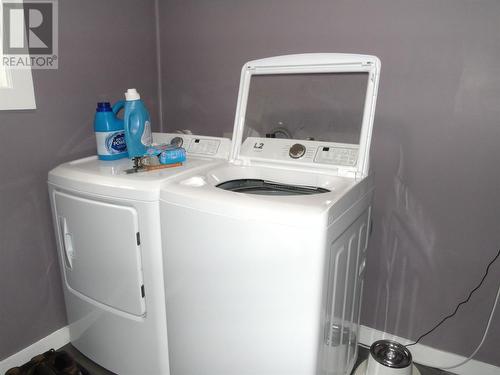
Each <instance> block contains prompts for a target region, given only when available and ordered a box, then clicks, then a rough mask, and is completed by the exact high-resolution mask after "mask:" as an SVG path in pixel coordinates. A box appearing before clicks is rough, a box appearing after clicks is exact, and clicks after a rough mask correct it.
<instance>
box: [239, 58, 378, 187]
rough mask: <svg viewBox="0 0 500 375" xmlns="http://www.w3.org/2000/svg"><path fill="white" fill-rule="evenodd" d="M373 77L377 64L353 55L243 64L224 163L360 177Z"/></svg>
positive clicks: (364, 171)
mask: <svg viewBox="0 0 500 375" xmlns="http://www.w3.org/2000/svg"><path fill="white" fill-rule="evenodd" d="M379 72H380V60H379V59H378V58H377V57H375V56H368V55H354V54H333V53H320V54H316V53H315V54H301V55H287V56H278V57H271V58H267V59H262V60H255V61H250V62H248V63H246V64H245V65H244V66H243V69H242V72H241V80H240V89H239V94H238V104H237V108H236V117H235V123H234V132H233V141H232V150H231V158H230V160H231V161H232V162H233V163H235V164H243V165H250V164H259V163H266V162H272V163H276V162H278V163H283V164H289V165H294V166H298V165H302V166H304V167H312V168H316V169H320V170H321V169H326V170H330V171H332V170H333V171H336V172H337V173H338V175H342V176H351V177H364V176H366V175H367V174H368V170H369V151H370V143H371V135H372V127H373V117H374V113H375V103H376V97H377V89H378V80H379Z"/></svg>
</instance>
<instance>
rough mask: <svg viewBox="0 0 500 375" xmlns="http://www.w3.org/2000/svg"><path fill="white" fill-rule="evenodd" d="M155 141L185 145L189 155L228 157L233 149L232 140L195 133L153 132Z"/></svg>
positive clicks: (179, 145)
mask: <svg viewBox="0 0 500 375" xmlns="http://www.w3.org/2000/svg"><path fill="white" fill-rule="evenodd" d="M153 140H154V142H155V143H170V144H173V145H176V146H178V147H184V148H185V149H186V152H187V153H188V155H190V154H191V155H197V156H208V157H213V158H224V159H225V158H227V157H228V156H229V150H230V149H231V140H230V139H228V138H218V137H209V136H199V135H193V134H174V133H153Z"/></svg>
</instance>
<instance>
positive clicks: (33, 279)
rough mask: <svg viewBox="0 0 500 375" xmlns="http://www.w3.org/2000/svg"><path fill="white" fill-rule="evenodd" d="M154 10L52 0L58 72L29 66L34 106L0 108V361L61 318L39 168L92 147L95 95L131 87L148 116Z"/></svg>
mask: <svg viewBox="0 0 500 375" xmlns="http://www.w3.org/2000/svg"><path fill="white" fill-rule="evenodd" d="M154 17H155V14H154V2H153V1H137V0H126V1H124V0H121V1H118V0H113V1H111V0H106V1H97V0H92V1H88V0H87V1H77V0H64V1H59V57H60V59H59V69H58V70H55V71H40V70H38V71H34V74H33V78H34V85H35V94H36V102H37V109H36V110H33V111H16V112H13V111H0V159H1V160H2V167H1V168H2V177H1V178H0V360H1V359H3V358H5V357H8V356H9V355H11V354H13V353H15V352H17V351H19V350H20V349H23V348H24V347H26V346H28V345H30V344H32V343H33V342H35V341H37V340H39V339H40V338H42V337H45V336H47V335H48V334H50V333H51V332H53V331H55V330H57V329H58V328H60V327H62V326H64V325H66V317H65V309H64V303H63V296H62V290H61V281H60V274H59V267H58V262H57V254H56V245H55V241H54V236H53V228H52V221H51V214H50V206H49V199H48V193H47V182H46V181H47V173H48V171H49V170H50V169H52V168H53V167H55V166H56V165H58V164H60V163H62V162H65V161H69V160H73V159H76V158H79V157H82V156H88V155H91V154H95V152H96V146H95V138H94V135H93V128H92V122H93V116H94V111H95V105H96V102H97V101H98V100H104V99H107V100H111V101H115V100H117V99H120V98H121V97H122V95H123V93H124V92H125V90H126V89H127V87H137V89H138V90H139V91H140V92H141V94H142V96H143V98H144V100H145V101H146V104H147V105H148V107H149V108H150V110H151V113H152V115H153V122H154V121H155V120H156V119H157V115H156V114H157V91H156V89H157V86H156V83H157V79H156V55H155V33H154V19H155V18H154ZM156 127H157V128H158V126H156Z"/></svg>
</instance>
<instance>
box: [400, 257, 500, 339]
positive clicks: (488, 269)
mask: <svg viewBox="0 0 500 375" xmlns="http://www.w3.org/2000/svg"><path fill="white" fill-rule="evenodd" d="M499 256H500V249H499V250H498V252H497V255H495V257H494V258H493V259H492V260H491V262H490V263H489V264H488V266H487V267H486V272H485V273H484V276H483V278H482V279H481V281H480V282H479V284H478V285H477V286H476V287H475V288H474V289H472V290H471V292H470V293H469V296H468V297H467V298H466V299H465V300H463V301H462V302H460V303H459V304H458V305H457V307H455V311H453V313H451V314H450V315H447V316H445V317H444V318H443V319H442V320H441V321H440V322H439V323H438V324H436V325H435V326H434V327H433V328H431V329H430V330H429V331H427V332H426V333H424V334H423V335H421V336H420V337H419V338H418V339H417V341H415V342H413V343H411V344H408V345H405V346H406V347H408V346H412V345H415V344H418V342H419V341H420V340H422V339H423V338H424V337H425V336H427V335H428V334H430V333H432V332H434V330H435V329H436V328H438V327H439V326H440V325H441V324H443V323H444V322H445V321H447V320H448V319H450V318H451V317H453V316H455V314H456V313H457V312H458V309H459V308H460V306H462V305H464V304H466V303H467V302H469V300H470V298H471V297H472V295H473V294H474V292H475V291H476V290H478V289H479V288H480V287H481V285H483V282H484V280H485V279H486V276H488V272H489V271H490V267H491V265H492V264H493V263H494V262H495V261H496V260H497V259H498V257H499Z"/></svg>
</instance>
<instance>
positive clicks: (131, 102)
mask: <svg viewBox="0 0 500 375" xmlns="http://www.w3.org/2000/svg"><path fill="white" fill-rule="evenodd" d="M125 99H126V101H125V114H124V116H123V122H124V128H125V141H126V143H127V150H128V157H129V158H130V159H133V158H136V157H141V156H144V155H146V151H147V148H148V147H149V146H151V143H153V137H152V135H151V120H150V117H149V112H148V110H147V109H146V106H145V105H144V103H143V102H142V100H141V97H140V95H139V93H138V92H137V90H136V89H128V90H127V92H126V93H125Z"/></svg>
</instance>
